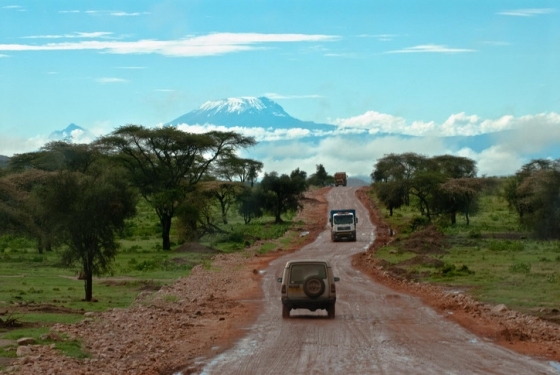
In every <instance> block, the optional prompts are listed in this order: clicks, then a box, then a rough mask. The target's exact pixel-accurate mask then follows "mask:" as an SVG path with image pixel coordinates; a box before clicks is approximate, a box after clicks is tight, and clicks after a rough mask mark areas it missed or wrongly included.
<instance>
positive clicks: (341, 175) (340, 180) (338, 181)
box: [334, 172, 347, 186]
mask: <svg viewBox="0 0 560 375" xmlns="http://www.w3.org/2000/svg"><path fill="white" fill-rule="evenodd" d="M346 179H347V176H346V172H336V173H335V174H334V186H338V185H341V186H346Z"/></svg>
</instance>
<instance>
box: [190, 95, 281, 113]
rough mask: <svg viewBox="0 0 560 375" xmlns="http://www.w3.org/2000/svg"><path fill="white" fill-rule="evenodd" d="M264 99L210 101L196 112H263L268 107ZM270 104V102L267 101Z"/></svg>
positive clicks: (249, 97) (248, 98)
mask: <svg viewBox="0 0 560 375" xmlns="http://www.w3.org/2000/svg"><path fill="white" fill-rule="evenodd" d="M265 100H266V101H269V100H268V99H266V98H256V97H252V96H248V97H240V98H228V99H221V100H210V101H207V102H205V103H204V104H202V105H201V106H200V107H199V108H198V110H199V111H209V112H214V113H217V112H227V113H238V114H239V113H243V112H245V111H248V110H253V111H257V112H259V111H263V110H265V109H267V108H268V107H269V106H268V105H267V103H265ZM269 102H270V101H269Z"/></svg>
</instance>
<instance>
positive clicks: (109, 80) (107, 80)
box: [96, 77, 128, 84]
mask: <svg viewBox="0 0 560 375" xmlns="http://www.w3.org/2000/svg"><path fill="white" fill-rule="evenodd" d="M96 81H97V82H99V83H103V84H105V83H124V82H128V81H127V80H126V79H122V78H114V77H104V78H97V79H96Z"/></svg>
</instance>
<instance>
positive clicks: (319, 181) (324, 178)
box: [307, 164, 334, 187]
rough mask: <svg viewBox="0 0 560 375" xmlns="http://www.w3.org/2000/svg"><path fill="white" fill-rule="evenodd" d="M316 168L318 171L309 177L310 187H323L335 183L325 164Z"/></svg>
mask: <svg viewBox="0 0 560 375" xmlns="http://www.w3.org/2000/svg"><path fill="white" fill-rule="evenodd" d="M315 167H316V168H317V170H316V172H315V173H313V174H312V175H311V176H309V179H308V180H307V183H308V185H313V186H320V187H322V186H327V185H329V184H332V183H334V177H333V176H329V174H328V173H327V171H326V170H325V167H324V166H323V164H317V165H316V166H315Z"/></svg>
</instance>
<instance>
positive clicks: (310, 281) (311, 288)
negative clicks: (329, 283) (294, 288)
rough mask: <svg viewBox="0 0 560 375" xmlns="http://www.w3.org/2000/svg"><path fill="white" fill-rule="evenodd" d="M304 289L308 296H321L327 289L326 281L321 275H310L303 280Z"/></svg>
mask: <svg viewBox="0 0 560 375" xmlns="http://www.w3.org/2000/svg"><path fill="white" fill-rule="evenodd" d="M303 291H304V292H305V294H306V295H307V296H308V297H311V298H315V297H319V296H320V295H321V294H323V292H324V291H325V282H324V281H323V279H321V278H320V277H319V276H309V277H308V278H307V279H305V281H304V282H303Z"/></svg>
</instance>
